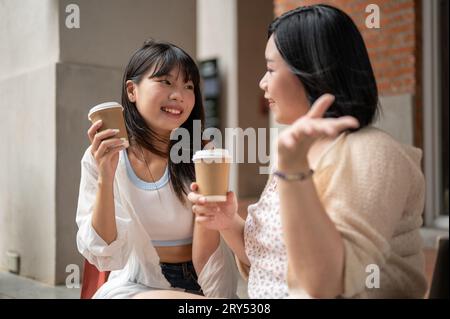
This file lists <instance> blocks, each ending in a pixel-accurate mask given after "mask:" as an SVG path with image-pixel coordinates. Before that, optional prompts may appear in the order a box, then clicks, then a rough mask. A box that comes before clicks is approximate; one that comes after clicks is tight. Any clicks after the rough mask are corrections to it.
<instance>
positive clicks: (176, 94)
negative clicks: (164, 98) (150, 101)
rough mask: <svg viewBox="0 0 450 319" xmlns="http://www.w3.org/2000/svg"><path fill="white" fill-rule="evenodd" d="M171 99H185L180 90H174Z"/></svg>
mask: <svg viewBox="0 0 450 319" xmlns="http://www.w3.org/2000/svg"><path fill="white" fill-rule="evenodd" d="M169 99H170V100H175V101H179V102H182V101H183V94H182V93H181V92H180V91H179V90H173V91H172V92H171V93H170V96H169Z"/></svg>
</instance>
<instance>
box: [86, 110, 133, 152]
mask: <svg viewBox="0 0 450 319" xmlns="http://www.w3.org/2000/svg"><path fill="white" fill-rule="evenodd" d="M88 118H89V120H90V121H91V122H92V123H95V122H97V121H98V120H102V122H103V124H102V126H101V127H100V129H99V130H98V131H99V132H102V131H104V130H107V129H118V130H119V133H117V135H115V136H113V137H111V138H120V139H121V140H123V141H124V142H126V144H125V147H128V146H129V145H130V142H129V140H128V134H127V130H126V127H125V121H124V118H123V107H122V105H120V104H119V103H117V102H106V103H102V104H98V105H96V106H94V107H93V108H91V110H90V111H89V114H88Z"/></svg>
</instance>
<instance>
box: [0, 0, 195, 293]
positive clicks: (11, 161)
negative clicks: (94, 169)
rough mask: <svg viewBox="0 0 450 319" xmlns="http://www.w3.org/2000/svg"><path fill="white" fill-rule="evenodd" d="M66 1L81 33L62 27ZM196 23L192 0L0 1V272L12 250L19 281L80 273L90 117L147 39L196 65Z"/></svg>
mask: <svg viewBox="0 0 450 319" xmlns="http://www.w3.org/2000/svg"><path fill="white" fill-rule="evenodd" d="M71 3H75V4H77V5H78V6H79V9H80V28H79V29H76V28H75V29H68V28H66V24H65V20H66V16H67V15H68V14H69V13H66V11H65V9H66V6H67V5H68V4H71ZM130 4H131V5H130ZM195 21H196V1H195V0H184V1H177V0H169V1H159V0H150V1H148V0H147V1H145V0H134V1H132V2H130V1H127V0H108V1H106V0H96V1H87V0H78V1H65V0H43V1H34V0H22V1H15V0H0V39H2V41H0V69H1V70H2V72H1V74H0V133H1V135H2V136H3V137H4V146H3V147H2V150H1V151H0V152H1V157H2V164H3V165H1V166H0V268H6V265H7V260H6V251H7V250H16V251H18V252H19V253H20V255H21V258H22V267H21V273H20V274H21V275H24V276H27V277H32V278H36V279H38V280H41V281H44V282H47V283H56V284H62V283H64V282H65V278H66V275H67V273H66V272H65V269H66V266H67V265H68V264H79V265H81V262H82V258H81V256H80V255H79V254H78V252H77V250H76V243H75V235H76V231H77V228H76V224H75V213H76V204H77V198H78V187H79V178H80V159H81V157H82V154H83V153H84V151H85V149H86V147H87V146H88V139H87V136H86V131H87V129H88V126H89V122H88V120H87V111H88V109H89V108H90V107H91V106H92V105H94V104H97V103H100V102H105V101H110V100H118V101H120V81H121V77H122V70H123V68H124V67H125V65H126V63H127V62H128V59H129V57H130V55H131V53H132V52H133V51H135V50H136V49H137V48H138V47H139V46H140V45H141V44H142V43H143V41H144V40H145V39H147V38H149V37H153V38H156V39H163V40H167V41H171V42H174V43H176V44H178V45H180V46H182V47H183V48H184V49H186V51H188V52H189V53H190V54H192V55H193V56H194V57H195V53H196V46H195V43H196V32H195V26H196V25H195ZM3 39H6V40H5V41H3Z"/></svg>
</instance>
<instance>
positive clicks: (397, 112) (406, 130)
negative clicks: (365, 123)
mask: <svg viewBox="0 0 450 319" xmlns="http://www.w3.org/2000/svg"><path fill="white" fill-rule="evenodd" d="M380 106H381V107H380V110H381V112H380V116H379V118H378V120H377V121H376V122H375V123H374V126H376V127H378V128H381V129H382V130H384V131H386V132H388V133H389V134H391V135H392V136H393V137H395V138H396V139H397V140H398V141H400V142H402V143H404V144H409V145H414V113H413V110H414V96H413V95H412V94H403V95H394V96H381V97H380Z"/></svg>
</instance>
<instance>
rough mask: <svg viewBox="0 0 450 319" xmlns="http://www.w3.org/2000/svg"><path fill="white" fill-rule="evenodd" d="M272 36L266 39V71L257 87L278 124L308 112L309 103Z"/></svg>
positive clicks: (289, 122)
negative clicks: (262, 93) (262, 92)
mask: <svg viewBox="0 0 450 319" xmlns="http://www.w3.org/2000/svg"><path fill="white" fill-rule="evenodd" d="M273 37H274V36H273V35H272V36H271V37H270V38H269V40H268V41H267V46H266V52H265V55H266V62H267V71H266V73H265V74H264V77H263V78H262V79H261V81H260V83H259V87H260V88H261V89H262V90H263V91H264V97H265V98H266V99H267V100H268V101H269V105H270V109H271V110H272V112H273V113H274V115H275V121H277V122H278V123H280V124H292V123H293V122H294V121H295V120H296V119H298V118H299V117H301V116H303V115H305V114H306V113H307V112H308V110H309V108H310V105H309V101H308V99H307V97H306V91H305V88H304V87H303V84H302V83H301V81H300V80H299V79H298V77H297V76H296V75H295V74H294V73H292V71H291V70H290V69H289V66H288V65H287V64H286V62H285V61H284V60H283V57H282V56H281V55H280V52H279V51H278V49H277V47H276V44H275V41H274V38H273Z"/></svg>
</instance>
